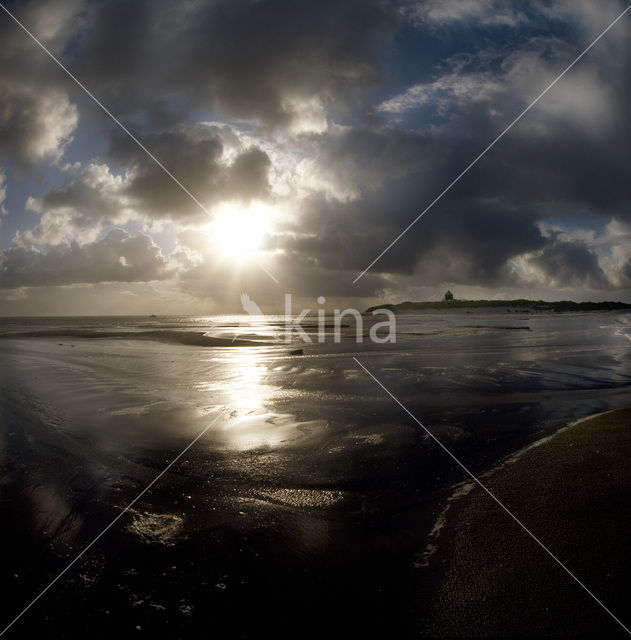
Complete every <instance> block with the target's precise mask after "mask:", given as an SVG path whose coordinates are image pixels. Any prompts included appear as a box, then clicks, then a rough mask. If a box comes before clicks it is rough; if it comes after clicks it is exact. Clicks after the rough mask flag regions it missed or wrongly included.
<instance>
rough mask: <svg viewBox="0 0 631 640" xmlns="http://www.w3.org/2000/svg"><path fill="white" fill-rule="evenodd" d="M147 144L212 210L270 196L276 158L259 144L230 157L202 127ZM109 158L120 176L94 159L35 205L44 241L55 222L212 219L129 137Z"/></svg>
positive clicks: (115, 139)
mask: <svg viewBox="0 0 631 640" xmlns="http://www.w3.org/2000/svg"><path fill="white" fill-rule="evenodd" d="M145 143H146V144H147V145H148V146H149V147H150V148H151V149H152V153H153V154H154V155H155V157H157V158H158V159H159V160H160V161H163V163H164V165H165V166H166V167H167V168H168V170H169V171H170V172H171V173H172V174H173V175H174V176H176V177H177V179H178V180H179V181H180V182H181V183H182V185H184V186H185V187H186V188H187V189H188V190H189V191H190V192H191V193H192V194H194V196H195V197H196V198H197V199H198V200H199V201H200V202H201V203H202V205H203V206H204V207H205V208H207V209H208V208H210V207H211V206H212V205H213V204H216V203H217V202H220V201H222V200H236V201H239V202H243V203H245V202H248V201H249V200H251V199H253V198H258V199H265V198H266V197H268V195H269V182H268V173H269V169H270V166H271V163H270V159H269V157H268V156H267V154H266V153H265V152H263V151H261V149H259V148H256V147H251V148H245V149H242V150H240V151H238V152H235V154H234V157H233V158H231V159H230V160H226V159H225V158H224V157H223V153H224V144H223V143H222V141H221V139H220V137H219V136H218V135H217V134H216V133H214V132H213V131H212V130H210V129H208V128H202V127H199V128H192V129H190V128H189V129H180V130H177V131H167V132H161V133H158V134H151V135H149V136H147V137H146V138H145ZM108 158H109V159H110V161H111V160H114V161H115V162H116V164H117V165H118V166H119V167H121V168H122V173H121V174H120V175H115V174H113V173H112V172H111V169H110V168H109V166H108V165H107V164H105V163H101V164H90V165H88V166H86V167H85V168H83V169H82V170H81V172H80V173H79V174H78V175H72V176H70V177H69V178H67V179H66V181H65V182H64V183H63V184H62V185H60V186H58V187H55V188H53V189H51V190H50V191H48V192H46V193H45V194H44V195H43V196H42V197H41V198H38V199H36V200H32V201H30V202H29V208H30V209H31V210H33V211H36V212H37V213H39V214H40V215H42V222H41V223H40V225H39V226H38V227H37V229H36V233H35V235H36V237H37V239H38V240H39V241H40V243H41V242H44V241H46V240H47V238H46V227H47V226H51V221H57V222H58V223H59V221H60V220H61V221H63V225H64V226H65V227H67V228H68V230H69V231H71V230H72V229H75V230H85V229H89V228H97V229H98V228H99V227H100V226H103V225H107V224H112V223H115V224H119V223H124V222H126V221H128V220H131V219H137V218H143V219H152V220H157V219H165V220H169V221H179V222H182V221H184V222H189V223H190V222H197V223H204V222H206V221H208V214H207V213H206V212H205V211H204V210H203V209H202V208H201V207H200V206H199V205H198V204H197V203H196V202H195V201H194V200H193V199H192V198H191V196H190V195H189V194H187V193H186V192H185V191H184V189H182V187H181V186H180V185H178V184H177V183H176V182H175V180H173V178H171V177H170V176H169V175H168V174H167V173H166V172H165V171H164V169H163V168H162V167H160V166H159V165H158V164H157V163H156V162H155V161H154V160H153V159H152V158H150V157H149V156H148V155H147V154H146V153H145V152H144V151H143V150H142V149H140V148H139V147H138V145H137V144H136V143H135V142H134V141H133V140H131V139H130V138H128V137H127V136H125V135H123V134H118V133H114V134H112V136H111V147H110V150H109V154H108Z"/></svg>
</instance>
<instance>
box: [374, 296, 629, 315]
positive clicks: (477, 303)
mask: <svg viewBox="0 0 631 640" xmlns="http://www.w3.org/2000/svg"><path fill="white" fill-rule="evenodd" d="M465 308H466V309H479V308H498V309H502V308H504V309H520V310H525V311H526V310H532V311H556V312H564V311H622V310H628V309H631V304H627V303H625V302H612V301H606V302H573V301H572V300H558V301H556V302H546V301H545V300H525V299H523V298H521V299H519V300H432V301H430V300H428V301H425V302H409V301H407V302H401V303H399V304H380V305H376V306H374V307H369V308H368V309H366V313H370V312H372V311H375V310H377V309H390V310H391V311H394V312H397V311H423V310H426V309H441V310H443V311H448V310H450V309H465Z"/></svg>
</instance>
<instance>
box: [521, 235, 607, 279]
mask: <svg viewBox="0 0 631 640" xmlns="http://www.w3.org/2000/svg"><path fill="white" fill-rule="evenodd" d="M528 262H529V263H530V264H531V265H532V266H534V267H536V268H537V269H539V270H541V272H542V273H543V276H544V278H545V279H546V280H547V284H548V285H549V286H552V287H558V288H564V287H587V288H589V289H601V288H606V287H607V286H608V284H609V283H608V280H607V276H606V275H605V273H604V271H603V270H602V268H601V267H600V265H599V263H598V258H597V256H596V255H595V254H594V252H593V251H590V249H589V248H588V247H587V246H585V244H583V243H580V242H566V241H561V240H557V239H556V238H555V237H554V236H553V237H552V239H551V240H550V242H549V244H548V245H547V246H546V247H545V248H544V249H543V250H542V251H540V252H539V253H538V254H537V255H535V256H533V257H531V258H529V260H528Z"/></svg>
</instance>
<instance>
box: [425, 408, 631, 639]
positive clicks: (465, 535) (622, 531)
mask: <svg viewBox="0 0 631 640" xmlns="http://www.w3.org/2000/svg"><path fill="white" fill-rule="evenodd" d="M630 455H631V408H627V409H623V410H619V411H611V412H606V413H603V414H599V415H596V416H594V417H590V418H588V419H585V420H581V421H578V422H577V423H575V424H573V425H571V426H569V427H568V428H567V429H563V430H562V431H561V432H560V433H558V434H556V435H555V436H554V437H552V438H551V439H549V440H548V441H546V442H543V443H542V444H540V445H539V446H535V447H530V448H529V449H528V450H526V451H525V452H524V453H523V454H522V455H520V456H519V457H518V458H517V459H516V460H514V461H509V462H508V463H507V464H505V465H502V466H501V468H499V469H497V470H495V471H494V472H491V473H488V474H486V475H485V477H484V478H482V482H483V484H484V485H485V486H486V487H487V488H488V489H489V491H491V493H493V495H494V496H495V497H497V498H498V499H499V500H500V501H501V502H502V503H503V504H504V505H505V506H506V507H507V508H508V509H509V510H510V511H511V512H512V513H513V514H514V515H515V516H516V517H517V518H518V519H519V520H520V521H521V522H522V523H523V524H524V525H525V526H526V527H528V529H529V530H530V531H531V532H532V533H533V534H534V535H535V536H536V537H537V538H538V539H539V540H540V541H541V542H542V543H543V544H544V545H545V546H546V547H547V548H548V549H549V550H550V551H551V552H552V553H553V554H554V555H555V556H556V557H557V558H558V559H559V560H560V561H561V562H562V563H563V564H564V565H565V566H566V567H567V568H568V569H569V570H570V571H571V572H572V573H573V574H574V575H575V576H576V577H577V578H578V579H579V580H580V581H581V582H583V584H584V585H585V586H586V587H587V588H588V589H589V590H590V591H591V592H592V593H593V594H594V595H595V596H596V597H597V598H598V599H599V600H600V601H601V602H602V603H603V604H604V605H605V606H606V607H607V608H608V609H610V610H611V611H612V612H613V613H614V614H615V615H616V616H617V617H619V618H620V619H621V621H622V622H623V623H624V624H626V625H627V626H628V625H629V622H630V620H629V615H630V608H629V601H630V599H631V585H630V584H629V541H630V533H629V532H630V531H631V502H630V501H629V494H630V492H631V466H630V465H629V456H630ZM437 560H438V562H439V564H440V565H441V566H440V569H438V570H439V571H440V572H441V577H440V578H439V585H440V586H439V587H438V588H437V590H436V593H435V596H434V599H433V602H432V612H431V614H430V616H429V620H428V623H427V626H426V627H425V629H424V633H425V634H426V635H427V636H429V637H434V636H437V637H506V636H513V637H623V636H626V635H627V633H626V632H625V631H624V629H623V628H622V627H621V626H620V625H619V624H618V623H617V622H616V621H615V620H613V619H612V617H611V616H610V615H609V614H608V613H607V612H606V611H604V610H603V608H602V607H601V606H600V605H599V604H598V603H597V602H595V600H594V599H593V598H592V597H591V596H590V595H589V594H587V593H586V591H585V590H584V589H583V588H582V587H581V586H580V585H578V584H577V582H576V581H575V580H574V579H573V578H572V577H571V576H569V575H568V574H567V572H566V571H564V570H563V569H562V568H561V567H560V566H559V564H558V563H556V562H555V561H554V559H553V558H551V557H550V555H548V554H547V553H546V552H545V551H544V550H543V549H542V548H541V547H540V546H539V545H538V544H537V543H536V542H535V541H534V540H533V539H532V538H531V537H529V536H528V534H527V533H526V532H525V531H524V530H523V529H522V528H521V527H520V526H519V525H518V524H517V523H516V522H514V521H513V520H512V519H511V518H510V516H508V514H506V513H505V512H504V511H503V510H502V509H501V508H500V507H499V506H498V505H497V503H495V502H494V501H493V500H492V499H491V498H490V497H489V496H488V495H487V494H486V493H485V492H484V491H482V490H481V489H480V488H479V487H478V488H475V489H473V490H471V492H470V493H469V494H468V495H467V496H466V497H464V498H462V499H461V500H460V501H458V502H455V503H454V506H453V508H452V509H451V511H450V513H449V526H448V527H446V531H445V535H444V536H443V538H442V540H441V552H440V553H439V557H438V558H437Z"/></svg>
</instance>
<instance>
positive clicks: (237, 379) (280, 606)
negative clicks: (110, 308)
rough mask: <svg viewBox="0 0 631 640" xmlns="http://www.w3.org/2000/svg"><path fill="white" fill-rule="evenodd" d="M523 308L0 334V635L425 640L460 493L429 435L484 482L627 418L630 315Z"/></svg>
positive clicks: (151, 322) (60, 322) (214, 319)
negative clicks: (374, 328) (568, 430)
mask: <svg viewBox="0 0 631 640" xmlns="http://www.w3.org/2000/svg"><path fill="white" fill-rule="evenodd" d="M522 311H523V310H521V311H520V310H509V309H506V310H499V311H498V310H493V309H490V310H475V309H473V310H466V309H463V310H455V311H453V312H449V313H444V312H440V311H426V312H416V313H404V314H398V315H397V316H396V342H387V343H375V342H373V341H371V340H370V337H369V333H368V327H369V323H370V322H371V321H372V320H371V319H370V318H368V317H367V318H365V323H366V326H364V327H363V330H362V331H359V333H358V332H357V330H356V327H355V326H353V325H352V320H351V324H350V325H349V326H347V327H345V328H344V330H343V332H342V336H341V340H340V341H339V342H335V341H334V335H333V331H332V329H331V330H328V331H327V332H326V333H325V334H324V335H322V334H320V340H321V341H320V342H318V336H317V335H316V322H317V319H313V318H312V319H309V318H307V319H306V321H305V323H304V324H305V327H306V329H305V330H306V332H307V334H308V335H309V337H310V338H311V342H304V341H303V340H301V339H300V337H299V336H298V335H297V334H295V335H294V336H293V340H292V342H291V343H290V344H288V343H286V341H285V334H284V322H285V319H284V318H283V317H280V316H267V317H264V316H225V315H224V316H222V315H217V316H205V317H202V316H198V317H191V316H168V317H167V316H158V317H155V316H151V317H146V316H144V317H62V318H39V317H38V318H4V319H0V358H1V360H0V362H1V363H2V367H1V369H0V522H1V526H0V546H1V549H2V554H1V557H0V588H1V590H2V593H3V594H4V595H3V606H2V619H1V620H0V629H3V628H5V627H6V626H7V625H9V624H11V623H12V622H14V624H12V626H11V627H10V629H8V630H7V636H6V637H7V638H9V637H11V635H10V634H13V636H14V637H20V634H29V633H35V632H36V633H38V634H41V633H51V634H53V635H54V637H84V636H87V635H90V636H93V637H112V635H114V634H123V636H124V637H127V636H132V635H134V636H153V637H169V638H179V637H186V638H191V637H195V638H196V637H211V636H213V635H217V636H218V637H235V638H241V637H261V635H265V634H269V633H272V634H273V635H275V636H276V637H281V636H284V635H291V636H292V637H311V636H314V637H315V636H316V635H317V636H318V637H322V635H323V634H327V633H328V634H329V635H331V633H332V629H333V630H335V634H334V635H338V634H339V635H342V634H346V635H348V636H352V637H355V636H357V635H359V634H364V635H366V634H368V635H370V636H372V635H375V634H381V635H384V634H386V635H388V636H389V637H396V636H397V634H406V635H409V634H415V633H416V634H417V633H422V627H423V607H424V601H425V600H426V598H427V597H429V596H428V594H430V595H431V590H432V587H433V582H432V581H433V580H434V579H435V574H436V572H435V571H434V570H433V568H432V562H434V559H435V558H437V557H438V555H435V551H436V548H437V547H439V546H440V537H439V535H438V532H439V531H440V530H441V529H442V528H443V527H445V526H447V527H448V526H449V523H448V522H443V521H442V520H441V518H442V517H443V516H442V515H441V514H444V512H445V504H446V503H447V501H448V500H449V499H452V498H453V496H454V494H456V495H457V494H458V492H460V493H461V494H466V492H467V491H468V489H467V487H469V484H467V483H470V482H471V477H469V476H468V475H467V473H466V472H465V471H463V468H462V466H460V465H459V464H457V463H456V462H455V461H454V459H453V458H451V457H450V456H449V455H447V453H446V452H445V451H444V450H443V449H442V448H441V447H440V446H438V445H437V443H436V442H435V440H434V438H436V439H437V440H438V441H439V442H440V443H441V444H442V445H443V446H444V447H446V448H447V449H448V450H449V451H450V452H451V453H452V454H453V456H455V458H456V459H457V460H458V461H459V462H460V463H462V465H464V466H466V468H467V469H468V470H469V472H470V473H471V474H483V473H485V472H487V471H488V470H489V469H492V468H493V467H494V466H496V465H498V464H502V461H504V460H506V459H507V458H510V457H511V456H514V455H515V453H516V452H518V451H520V450H522V449H523V448H525V447H528V446H530V445H532V444H533V443H536V442H538V441H539V440H541V439H543V438H546V437H549V436H550V435H552V434H554V432H555V431H557V430H558V429H560V428H562V427H564V426H565V425H567V424H568V423H570V422H572V421H574V420H577V419H579V418H583V417H585V416H587V415H590V414H594V413H598V412H602V411H606V410H609V409H615V408H621V407H624V406H628V405H629V404H630V402H629V398H630V397H631V396H630V391H631V313H621V312H586V313H553V312H546V311H541V312H537V311H534V310H533V311H530V312H522ZM358 336H359V337H360V338H361V342H360V341H358ZM430 433H431V434H432V436H433V437H431V436H430V435H429V434H430ZM463 487H464V489H463ZM500 497H501V496H500ZM437 527H438V528H437ZM434 569H435V567H434ZM61 572H63V573H61ZM60 573H61V575H60ZM51 583H52V585H51ZM44 589H47V590H46V591H45V592H44V594H43V595H42V596H41V597H40V598H39V599H37V600H36V601H35V602H34V603H33V600H34V599H35V598H36V597H37V596H38V595H39V594H40V593H41V592H42V590H44ZM31 605H32V606H31ZM26 607H29V608H28V609H27V610H26V611H25V612H24V613H23V615H22V616H21V617H19V618H18V619H17V620H16V616H18V615H19V614H20V613H21V612H23V611H24V609H25V608H26Z"/></svg>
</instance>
